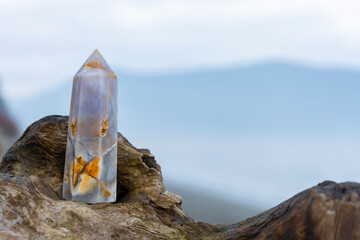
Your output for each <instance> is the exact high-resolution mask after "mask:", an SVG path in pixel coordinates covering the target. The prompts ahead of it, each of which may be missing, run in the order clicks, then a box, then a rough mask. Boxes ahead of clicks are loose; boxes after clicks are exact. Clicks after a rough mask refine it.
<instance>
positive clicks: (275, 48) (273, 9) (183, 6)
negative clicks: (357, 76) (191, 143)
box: [0, 0, 360, 98]
mask: <svg viewBox="0 0 360 240" xmlns="http://www.w3.org/2000/svg"><path fill="white" fill-rule="evenodd" d="M0 11H1V14H0V52H1V54H0V74H1V75H2V76H3V78H4V89H5V94H6V96H7V97H12V98H19V97H21V96H25V95H26V94H30V95H31V94H34V93H35V92H36V91H37V90H38V89H39V86H44V87H45V88H47V87H50V86H54V85H56V84H58V83H59V82H60V81H66V80H67V81H69V80H70V79H71V76H72V74H73V73H74V72H76V69H77V68H78V67H79V66H80V65H81V64H82V62H83V61H84V60H85V59H86V57H87V55H89V54H90V53H91V52H92V50H93V49H94V48H99V49H100V51H101V52H102V53H103V55H104V56H105V58H106V59H107V60H108V61H109V63H110V64H111V65H112V66H113V67H114V68H116V67H121V68H123V69H131V70H136V71H137V70H157V71H162V70H171V69H184V68H197V67H206V66H224V65H229V64H231V65H234V64H241V63H248V62H255V61H262V60H266V59H273V58H277V59H278V58H280V59H290V60H295V61H303V62H307V63H309V64H317V65H341V66H352V67H359V66H360V46H359V44H358V42H359V41H360V25H359V24H358V22H360V15H359V14H358V12H359V11H360V3H358V2H357V1H354V0H345V1H341V2H339V1H336V0H328V1H325V0H317V1H314V0H303V1H294V0H273V1H267V0H209V1H201V0H197V1H196V0H193V1H189V0H166V1H160V0H148V1H130V0H123V1H114V0H111V1H100V0H92V1H90V0H88V1H85V0H79V1H70V0H63V1H59V0H53V1H44V0H27V1H24V0H12V1H9V0H0ZM48 78H51V79H48ZM69 78H70V79H69ZM25 82H26V83H25ZM27 82H33V83H37V84H28V83H27ZM28 85H29V86H28ZM23 86H27V87H26V88H25V90H26V91H24V94H25V95H23V94H19V89H21V88H23ZM28 89H33V91H29V90H28ZM3 92H4V91H3Z"/></svg>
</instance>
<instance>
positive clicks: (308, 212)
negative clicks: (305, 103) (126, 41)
mask: <svg viewBox="0 0 360 240" xmlns="http://www.w3.org/2000/svg"><path fill="white" fill-rule="evenodd" d="M67 122H68V118H67V117H64V116H48V117H45V118H43V119H40V120H39V121H37V122H35V123H34V124H32V125H31V126H30V127H28V128H27V129H26V131H25V132H24V134H23V135H22V137H21V138H20V139H19V140H18V141H17V142H16V143H15V144H14V145H13V146H12V147H11V149H10V150H9V151H8V152H7V154H6V155H5V156H4V158H3V160H2V162H1V164H0V172H2V173H1V174H0V239H228V240H230V239H326V240H336V239H360V207H359V206H360V205H359V203H360V201H359V195H360V184H358V183H341V184H336V183H334V182H329V181H327V182H323V183H321V184H319V185H317V186H315V187H313V188H310V189H308V190H305V191H303V192H301V193H299V194H297V195H295V196H294V197H292V198H291V199H289V200H287V201H285V202H284V203H282V204H280V205H278V206H276V207H274V208H272V209H270V210H268V211H266V212H263V213H261V214H259V215H257V216H255V217H253V218H250V219H247V220H245V221H243V222H240V223H236V224H231V225H211V224H207V223H201V222H197V221H195V220H193V219H191V218H189V217H188V216H187V215H186V214H185V213H184V212H183V210H182V209H181V201H182V200H181V197H179V196H177V195H175V194H172V193H170V192H168V191H166V190H165V188H164V184H163V182H162V175H161V169H160V166H159V165H158V164H157V163H156V161H155V159H154V157H153V156H152V155H151V153H150V151H149V150H146V149H137V148H135V147H134V146H132V145H131V144H130V143H129V142H128V141H127V140H126V139H125V138H124V137H123V136H122V135H121V134H119V137H118V189H117V191H118V196H117V199H118V200H117V202H116V203H113V204H94V205H90V204H84V203H80V202H75V201H64V200H62V199H61V195H60V194H61V188H62V177H63V176H62V175H63V168H64V159H65V148H66V133H67ZM209 211H211V209H209Z"/></svg>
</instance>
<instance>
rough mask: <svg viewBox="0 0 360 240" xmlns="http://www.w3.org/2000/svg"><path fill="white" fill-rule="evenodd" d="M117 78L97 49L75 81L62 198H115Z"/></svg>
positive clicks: (86, 201) (101, 200) (106, 199)
mask: <svg viewBox="0 0 360 240" xmlns="http://www.w3.org/2000/svg"><path fill="white" fill-rule="evenodd" d="M116 165H117V78H116V76H115V74H114V72H113V71H112V70H111V69H110V67H109V65H108V64H107V63H106V61H105V59H104V58H103V57H102V56H101V54H100V53H99V51H98V50H97V49H96V50H95V51H94V52H93V53H92V54H91V55H90V57H89V58H88V59H87V60H86V62H85V63H84V65H83V66H82V67H81V68H80V70H79V71H78V72H77V73H76V75H75V77H74V80H73V87H72V96H71V106H70V116H69V129H68V137H67V146H66V158H65V170H64V182H63V183H64V184H63V198H64V199H67V200H76V201H80V202H85V203H100V202H114V201H116V172H117V170H116Z"/></svg>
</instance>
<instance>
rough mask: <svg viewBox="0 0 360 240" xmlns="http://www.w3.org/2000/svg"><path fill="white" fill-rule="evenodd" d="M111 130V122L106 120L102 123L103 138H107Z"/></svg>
mask: <svg viewBox="0 0 360 240" xmlns="http://www.w3.org/2000/svg"><path fill="white" fill-rule="evenodd" d="M108 128H109V120H108V119H107V118H106V119H104V121H102V123H101V136H105V135H106V133H107V131H108Z"/></svg>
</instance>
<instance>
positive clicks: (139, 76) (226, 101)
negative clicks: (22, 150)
mask: <svg viewBox="0 0 360 240" xmlns="http://www.w3.org/2000/svg"><path fill="white" fill-rule="evenodd" d="M359 12H360V3H359V2H358V1H355V0H343V1H341V2H340V1H335V0H326V1H325V0H303V1H293V0H272V1H266V0H207V1H202V0H166V1H165V0H163V1H161V0H146V1H141V0H138V1H136V0H118V1H94V0H87V1H84V0H78V1H69V0H61V1H58V0H54V1H45V0H0V78H1V99H0V103H1V104H0V126H1V127H0V151H1V152H2V153H3V152H4V151H6V149H7V148H8V147H9V146H10V144H11V143H12V142H13V141H15V139H16V138H17V137H18V136H19V135H20V134H21V133H22V132H23V131H24V129H25V128H26V127H27V126H28V125H30V124H31V123H32V122H34V121H36V120H38V119H39V118H41V117H44V116H45V115H51V114H61V115H67V114H68V113H69V107H70V95H71V85H72V77H73V75H74V74H75V73H76V71H77V70H78V69H79V68H80V66H81V65H82V64H83V62H84V61H85V60H86V58H87V57H88V56H89V55H90V54H91V53H92V51H93V50H94V49H95V48H98V49H99V50H100V52H101V53H102V55H103V56H104V57H105V59H106V60H107V61H108V63H109V65H110V66H112V68H113V70H114V71H115V73H116V74H117V75H118V79H119V131H120V132H121V133H122V134H124V136H126V137H127V138H128V139H129V140H130V142H131V143H133V144H134V145H135V146H137V147H145V148H149V149H150V150H151V151H152V153H153V154H154V155H155V156H156V159H157V161H158V163H159V164H160V165H161V167H162V171H163V176H164V181H165V184H166V186H167V188H168V189H169V190H170V191H172V192H175V193H177V194H178V195H181V196H182V197H183V200H184V203H183V207H184V209H185V211H186V212H187V213H188V214H189V215H190V216H192V217H193V218H195V219H197V220H199V221H207V222H211V223H231V222H235V221H239V220H242V219H244V218H247V217H250V216H253V215H255V214H256V213H259V212H261V211H263V210H265V209H268V208H270V207H273V206H275V205H277V204H279V203H280V202H282V201H284V200H286V199H288V198H289V197H291V196H293V195H294V194H296V193H298V192H299V191H301V190H304V189H306V188H309V187H311V186H314V185H316V184H318V183H319V182H322V181H324V180H333V181H338V182H342V181H358V182H359V181H360V174H359V168H360V161H359V160H360V127H359V122H360V111H359V103H360V95H359V91H360V24H359V22H360V15H359Z"/></svg>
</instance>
